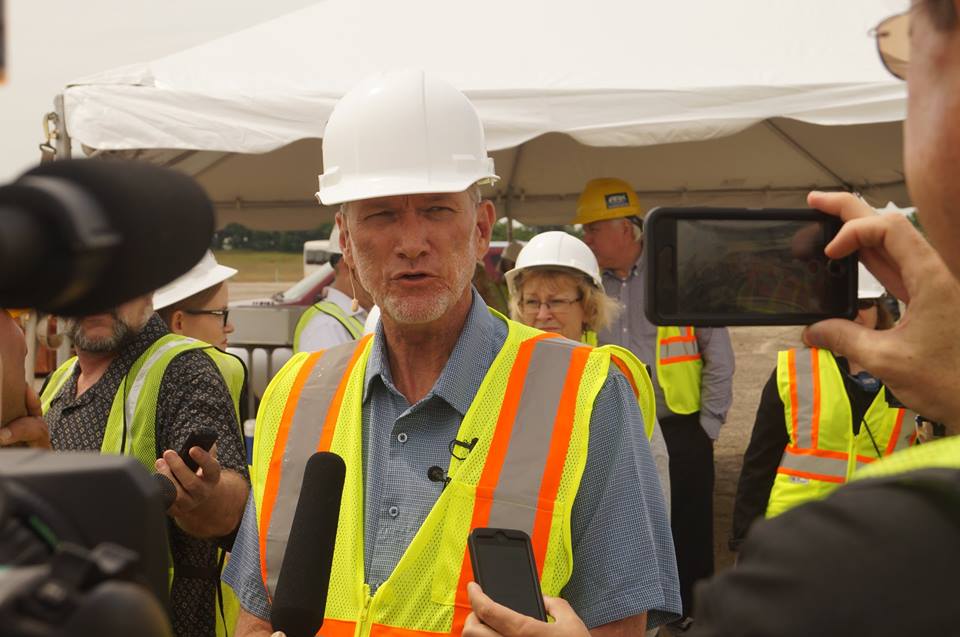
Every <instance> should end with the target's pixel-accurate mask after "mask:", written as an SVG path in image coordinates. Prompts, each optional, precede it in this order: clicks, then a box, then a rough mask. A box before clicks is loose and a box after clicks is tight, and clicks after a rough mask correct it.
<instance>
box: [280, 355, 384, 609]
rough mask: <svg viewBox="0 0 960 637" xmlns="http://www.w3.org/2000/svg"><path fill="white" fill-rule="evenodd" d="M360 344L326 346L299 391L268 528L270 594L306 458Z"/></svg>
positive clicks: (321, 433) (319, 436) (284, 545)
mask: <svg viewBox="0 0 960 637" xmlns="http://www.w3.org/2000/svg"><path fill="white" fill-rule="evenodd" d="M364 344H366V341H362V342H360V344H359V346H361V347H362V346H363V345H364ZM357 347H358V343H357V342H353V341H351V342H349V343H344V344H343V345H338V346H337V347H333V348H331V349H328V350H325V351H324V352H323V354H322V355H321V356H320V359H319V360H318V361H317V362H316V364H315V365H314V368H313V369H312V370H311V371H310V375H309V376H308V377H307V380H306V382H305V383H304V384H303V389H302V390H301V392H300V398H299V400H298V401H297V406H296V411H294V413H293V420H292V421H291V423H290V430H289V433H288V434H287V445H286V447H285V448H284V450H283V469H282V470H281V473H280V484H279V485H277V499H276V500H275V501H274V503H273V513H272V514H271V516H270V528H269V529H268V530H267V554H266V562H267V588H268V590H269V592H270V596H271V597H272V596H273V593H274V590H275V588H276V586H277V576H278V575H279V573H280V566H281V565H282V564H283V553H284V550H285V549H286V546H287V539H288V538H289V536H290V527H291V525H292V524H293V516H294V513H296V510H297V500H298V498H299V497H300V486H301V484H302V483H303V472H304V471H305V470H306V467H307V460H308V459H309V458H310V456H312V455H313V454H314V452H316V450H317V445H319V444H320V438H321V436H322V435H323V429H324V423H325V422H326V418H327V411H328V409H329V407H330V403H331V401H332V400H333V397H334V395H335V394H336V393H337V388H338V387H339V386H340V382H341V381H342V380H343V379H344V378H345V377H346V375H347V366H348V365H349V363H350V359H351V358H352V357H353V353H354V351H356V349H357Z"/></svg>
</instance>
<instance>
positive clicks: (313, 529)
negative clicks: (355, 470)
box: [270, 451, 346, 637]
mask: <svg viewBox="0 0 960 637" xmlns="http://www.w3.org/2000/svg"><path fill="white" fill-rule="evenodd" d="M345 474H346V466H345V465H344V463H343V459H342V458H341V457H340V456H338V455H336V454H334V453H329V452H325V451H321V452H318V453H315V454H313V455H312V456H311V457H310V459H309V460H308V461H307V466H306V469H305V470H304V473H303V485H302V487H301V489H300V498H299V500H298V501H297V509H296V512H295V513H294V517H293V524H292V525H291V528H290V537H289V539H288V541H287V548H286V551H285V552H284V555H283V564H282V566H281V568H280V575H279V577H278V578H277V590H276V594H275V595H274V596H273V605H272V608H271V611H270V622H271V624H272V625H273V629H274V630H281V631H283V632H284V633H286V635H287V637H313V635H316V633H317V630H319V629H320V627H321V626H322V625H323V616H324V611H325V609H326V605H327V589H328V588H329V586H330V568H331V566H332V564H333V551H334V548H335V545H336V540H337V522H338V520H339V518H340V498H341V496H342V495H343V481H344V476H345Z"/></svg>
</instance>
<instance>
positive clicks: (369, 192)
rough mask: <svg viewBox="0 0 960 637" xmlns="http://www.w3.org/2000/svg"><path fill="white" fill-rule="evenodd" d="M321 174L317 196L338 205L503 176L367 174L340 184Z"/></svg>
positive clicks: (466, 185) (457, 189)
mask: <svg viewBox="0 0 960 637" xmlns="http://www.w3.org/2000/svg"><path fill="white" fill-rule="evenodd" d="M323 177H324V175H320V190H319V191H318V192H317V199H318V200H319V201H320V203H322V204H323V205H325V206H335V205H338V204H342V203H348V202H351V201H362V200H364V199H378V198H380V197H398V196H402V195H428V194H432V193H448V192H464V191H465V190H467V189H468V188H470V187H471V186H473V185H474V184H477V183H481V182H484V183H493V182H495V181H498V180H499V179H500V177H499V176H497V175H495V174H493V173H490V174H486V175H480V176H470V177H465V178H463V179H456V180H442V181H441V180H431V179H414V178H409V177H366V178H363V179H352V178H351V179H350V180H349V181H345V182H344V183H341V184H336V185H330V186H324V184H323V181H324V180H323Z"/></svg>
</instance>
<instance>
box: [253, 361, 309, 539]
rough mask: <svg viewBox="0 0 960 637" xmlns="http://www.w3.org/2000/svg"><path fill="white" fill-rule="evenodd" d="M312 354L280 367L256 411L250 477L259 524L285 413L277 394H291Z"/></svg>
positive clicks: (282, 402)
mask: <svg viewBox="0 0 960 637" xmlns="http://www.w3.org/2000/svg"><path fill="white" fill-rule="evenodd" d="M308 357H309V354H307V353H306V352H303V353H300V354H294V355H293V357H291V358H290V360H288V361H287V363H286V364H285V365H284V366H283V367H281V368H280V371H279V372H277V374H276V375H275V376H274V377H273V380H271V381H270V384H269V385H267V388H266V390H264V392H263V400H262V401H261V402H260V408H259V410H258V411H257V425H256V429H255V432H256V433H255V436H254V444H253V470H252V471H251V472H250V481H251V486H252V488H253V494H254V500H255V501H256V505H257V524H258V525H259V523H260V514H261V511H262V507H261V500H262V497H263V489H264V484H265V482H266V479H267V471H268V470H269V469H270V458H271V457H272V456H273V444H274V442H276V440H277V431H278V430H279V429H280V419H281V417H283V407H284V401H283V400H282V399H278V398H276V397H280V396H289V395H290V391H291V390H292V389H293V382H294V381H295V380H296V378H297V372H298V371H300V367H301V366H302V365H303V363H304V361H306V360H307V358H308Z"/></svg>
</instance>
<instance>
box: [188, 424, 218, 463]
mask: <svg viewBox="0 0 960 637" xmlns="http://www.w3.org/2000/svg"><path fill="white" fill-rule="evenodd" d="M218 437H219V434H217V430H216V429H214V428H213V427H201V428H200V429H199V430H198V431H194V432H193V433H191V434H190V435H189V436H187V439H186V440H185V441H184V443H183V446H182V447H180V452H179V455H180V459H181V460H183V464H185V465H187V468H188V469H190V471H193V472H196V471H197V469H199V468H200V465H198V464H197V461H196V460H194V459H193V458H191V457H190V450H191V449H192V448H194V447H200V448H201V449H203V450H204V451H210V448H211V447H213V443H215V442H216V441H217V438H218Z"/></svg>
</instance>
